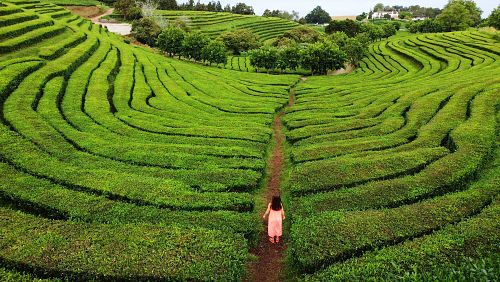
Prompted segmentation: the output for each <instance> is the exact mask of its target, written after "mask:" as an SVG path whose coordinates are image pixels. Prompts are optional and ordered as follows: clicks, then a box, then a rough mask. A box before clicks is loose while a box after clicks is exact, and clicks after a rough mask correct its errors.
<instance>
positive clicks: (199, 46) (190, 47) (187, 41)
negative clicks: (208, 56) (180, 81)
mask: <svg viewBox="0 0 500 282" xmlns="http://www.w3.org/2000/svg"><path fill="white" fill-rule="evenodd" d="M209 42H210V39H209V38H208V37H207V36H206V35H204V34H202V33H201V32H191V33H187V34H186V35H185V36H184V39H183V40H182V55H183V56H185V57H187V58H189V59H193V60H195V61H201V59H202V58H203V57H202V51H203V48H205V47H206V46H207V45H208V44H209Z"/></svg>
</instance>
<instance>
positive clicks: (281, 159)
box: [248, 78, 306, 282]
mask: <svg viewBox="0 0 500 282" xmlns="http://www.w3.org/2000/svg"><path fill="white" fill-rule="evenodd" d="M305 80H306V78H301V80H300V81H305ZM300 81H299V82H300ZM299 82H297V83H296V84H295V85H293V86H291V88H290V96H289V100H288V108H291V107H293V104H294V102H295V86H296V85H297V84H298V83H299ZM284 115H285V110H284V109H283V110H281V111H280V112H279V113H278V114H277V115H276V118H275V119H274V122H273V138H274V148H273V152H272V155H271V158H270V159H269V163H268V167H269V170H268V173H269V177H268V182H267V187H266V191H265V193H264V194H263V197H265V199H264V203H265V204H266V206H267V203H269V202H271V200H272V198H273V196H274V195H280V194H281V189H280V187H281V176H282V172H283V170H284V169H285V167H284V166H285V149H284V143H285V135H284V134H283V124H282V118H283V116H284ZM285 211H286V207H285ZM263 223H264V225H265V227H266V228H265V229H264V232H262V233H261V235H260V239H259V245H258V246H257V247H256V248H254V249H252V250H251V253H252V254H253V255H255V256H256V257H257V260H256V261H254V262H252V263H250V264H249V267H248V281H259V282H261V281H262V282H263V281H268V282H275V281H282V280H283V278H284V277H283V274H284V253H285V250H286V247H287V245H286V235H285V234H284V236H283V237H282V241H281V242H280V243H278V244H272V243H271V242H269V240H268V238H267V220H266V221H264V222H263ZM284 233H285V232H284Z"/></svg>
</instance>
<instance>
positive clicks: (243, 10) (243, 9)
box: [231, 3, 255, 15]
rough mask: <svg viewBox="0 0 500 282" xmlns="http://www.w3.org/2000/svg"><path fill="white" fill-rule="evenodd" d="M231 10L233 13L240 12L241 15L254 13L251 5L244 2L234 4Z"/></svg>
mask: <svg viewBox="0 0 500 282" xmlns="http://www.w3.org/2000/svg"><path fill="white" fill-rule="evenodd" d="M231 12H233V13H234V14H241V15H255V12H254V10H253V7H252V6H248V5H247V4H245V3H238V4H236V5H235V6H234V7H233V8H231Z"/></svg>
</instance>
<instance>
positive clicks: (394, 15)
mask: <svg viewBox="0 0 500 282" xmlns="http://www.w3.org/2000/svg"><path fill="white" fill-rule="evenodd" d="M385 15H389V16H391V19H394V20H397V19H399V12H398V11H380V12H374V13H373V15H372V19H375V20H376V19H383V18H384V16H385Z"/></svg>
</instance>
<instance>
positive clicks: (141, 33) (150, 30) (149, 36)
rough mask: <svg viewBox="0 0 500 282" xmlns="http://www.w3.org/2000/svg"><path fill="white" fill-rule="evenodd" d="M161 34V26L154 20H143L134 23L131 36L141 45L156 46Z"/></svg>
mask: <svg viewBox="0 0 500 282" xmlns="http://www.w3.org/2000/svg"><path fill="white" fill-rule="evenodd" d="M160 33H161V28H160V26H159V25H158V24H157V23H156V22H155V21H154V20H153V19H152V18H141V19H139V20H135V21H133V22H132V32H131V34H132V36H134V37H135V38H136V39H137V40H138V41H139V42H141V43H144V44H148V45H151V46H154V44H155V43H156V38H157V37H158V35H159V34H160Z"/></svg>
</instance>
